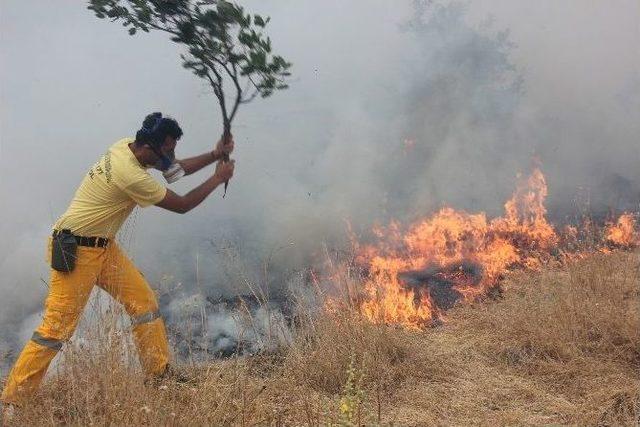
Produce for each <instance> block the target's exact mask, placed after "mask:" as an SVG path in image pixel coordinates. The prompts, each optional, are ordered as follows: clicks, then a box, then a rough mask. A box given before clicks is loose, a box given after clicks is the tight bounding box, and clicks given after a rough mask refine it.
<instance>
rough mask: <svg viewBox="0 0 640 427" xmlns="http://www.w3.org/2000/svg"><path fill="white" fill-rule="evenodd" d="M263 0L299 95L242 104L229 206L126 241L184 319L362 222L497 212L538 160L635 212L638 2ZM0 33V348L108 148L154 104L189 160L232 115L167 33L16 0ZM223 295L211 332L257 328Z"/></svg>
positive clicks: (20, 330) (141, 223)
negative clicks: (226, 304) (53, 229)
mask: <svg viewBox="0 0 640 427" xmlns="http://www.w3.org/2000/svg"><path fill="white" fill-rule="evenodd" d="M245 3H246V7H247V8H248V9H251V10H255V11H256V12H261V13H264V14H267V15H271V16H272V22H271V24H270V34H271V36H272V39H273V43H274V46H275V47H276V49H277V50H278V52H279V53H281V54H282V55H283V56H285V57H286V58H287V59H289V60H291V61H292V62H293V63H294V69H293V72H294V79H293V81H292V82H291V89H290V90H288V91H286V92H283V93H278V94H276V95H275V96H274V97H273V98H270V99H268V100H266V101H256V102H255V103H254V104H250V105H247V106H245V108H243V110H242V111H241V112H240V115H239V119H238V122H237V123H236V124H235V127H234V134H235V138H236V142H237V144H236V146H237V153H236V156H235V157H236V159H237V162H238V163H237V171H236V177H234V179H233V181H232V183H231V186H230V189H229V194H228V196H227V198H226V199H225V200H222V199H221V197H220V195H219V194H215V195H213V196H211V197H210V198H209V199H208V200H207V201H206V202H205V203H203V205H202V206H200V207H199V208H198V209H196V210H195V211H194V212H192V213H190V214H188V215H186V216H177V215H174V214H171V213H168V212H163V211H161V210H160V209H158V208H149V209H145V210H141V211H138V212H137V213H136V214H135V215H134V217H133V218H131V220H130V221H129V222H128V224H127V226H126V227H125V228H124V229H123V232H122V234H121V236H120V240H121V241H122V242H123V244H124V246H125V247H126V248H127V250H128V251H129V253H130V254H131V256H132V258H133V259H134V261H136V263H137V264H138V265H139V266H140V268H141V270H142V271H144V272H145V275H146V276H147V277H148V278H149V279H150V281H151V282H152V283H154V284H157V286H159V287H163V286H164V285H163V284H168V285H167V286H168V287H173V286H174V285H175V284H177V283H180V284H181V287H180V288H179V289H180V290H179V291H176V292H177V293H173V294H171V295H170V296H169V297H165V298H168V299H166V300H164V301H165V302H164V303H163V304H164V306H163V307H164V310H166V316H167V317H168V318H169V319H179V318H183V317H185V316H186V317H189V318H191V317H193V316H196V317H197V316H198V314H197V313H195V314H194V313H191V314H189V313H190V312H189V310H187V309H186V308H185V306H186V307H191V306H194V305H193V304H195V306H196V307H199V308H198V310H200V309H201V307H203V306H205V305H206V304H205V303H204V302H203V301H205V300H206V298H209V299H210V300H212V301H218V300H217V299H219V298H228V297H230V296H232V295H235V294H250V293H251V290H250V289H248V288H247V286H246V284H248V283H249V284H252V286H259V287H261V288H262V289H267V290H268V291H269V292H270V294H271V296H272V297H273V298H274V299H278V298H282V295H283V294H285V292H286V289H287V287H288V286H289V284H290V283H298V281H297V279H298V278H299V276H300V272H301V271H303V270H304V269H305V268H306V267H308V266H309V265H310V264H311V263H312V262H314V260H317V259H318V257H319V256H321V252H322V247H323V245H325V244H327V245H329V246H331V247H339V246H340V245H341V243H342V242H343V241H344V221H345V220H347V219H348V220H350V221H351V222H352V223H353V224H354V226H355V228H356V231H359V232H361V231H364V230H367V229H368V228H369V227H370V226H371V225H372V224H373V223H374V222H386V221H387V220H389V219H390V218H392V217H393V218H399V219H401V220H406V219H411V218H414V217H416V216H417V215H424V214H428V213H429V212H431V211H432V210H433V209H435V208H437V207H439V206H441V205H442V204H443V203H448V204H451V205H454V206H456V207H460V208H465V209H470V210H478V209H483V210H488V211H489V212H490V213H493V214H497V213H500V210H501V207H502V203H503V202H504V200H505V199H506V198H507V197H508V196H509V194H510V192H511V191H512V188H513V183H514V177H515V175H516V173H517V172H519V171H524V172H526V171H527V170H528V168H529V166H530V163H531V161H532V158H533V157H537V158H539V159H540V161H541V162H542V165H543V170H544V172H545V174H546V176H547V179H548V183H549V190H550V207H551V213H552V214H554V215H555V216H557V217H563V216H566V215H572V214H573V213H574V212H576V211H577V210H579V209H582V208H584V207H585V206H582V204H587V203H588V207H589V208H590V209H592V210H594V211H597V212H606V211H608V210H609V209H637V208H638V201H639V198H640V173H639V172H638V171H639V169H638V164H639V161H640V150H639V149H638V144H637V138H638V135H639V134H640V132H639V131H640V127H639V126H640V104H639V101H638V100H639V99H640V54H638V48H637V46H640V33H639V31H640V30H639V28H640V25H639V21H640V6H639V5H638V4H637V3H636V2H634V1H633V0H628V1H627V0H625V1H620V2H616V3H615V4H605V3H604V2H603V3H600V4H597V3H596V2H592V3H590V4H589V5H585V4H584V2H582V1H580V0H575V1H567V2H563V3H562V4H557V2H552V1H550V2H535V3H531V2H507V3H505V2H498V1H494V0H482V1H478V2H473V4H464V3H457V2H453V3H450V2H410V1H405V2H388V1H382V0H366V1H365V0H362V1H352V2H348V3H346V2H340V1H338V0H331V1H324V2H276V1H264V0H262V1H257V0H252V1H247V2H245ZM518 4H519V5H518ZM522 8H524V9H525V10H524V11H523V10H522ZM0 32H1V41H0V43H1V46H0V73H1V80H0V81H1V82H2V83H0V84H1V85H2V86H1V88H0V90H1V92H0V125H1V129H0V130H1V132H0V138H1V146H0V176H1V179H0V198H1V199H2V211H1V213H0V218H1V219H2V221H0V233H1V235H2V238H3V239H4V240H5V243H3V244H2V245H0V272H1V276H0V277H2V281H1V282H0V357H1V355H2V354H3V352H8V351H9V350H15V349H16V348H19V346H20V345H21V344H22V343H23V342H24V340H25V339H26V338H27V337H28V336H29V333H30V331H31V329H32V328H33V327H34V326H35V324H37V322H38V313H39V311H40V309H41V305H42V299H43V297H44V295H45V293H46V285H45V284H44V283H43V281H42V280H41V279H43V280H44V281H46V280H47V276H46V275H47V266H46V265H45V264H44V261H43V260H44V250H45V240H46V236H47V234H48V233H49V227H50V225H51V224H52V223H53V221H54V220H55V218H56V217H57V216H58V215H60V214H61V213H62V212H63V211H64V209H65V208H66V206H67V203H68V202H69V200H70V198H71V197H72V195H73V192H74V191H75V188H76V187H77V185H78V183H79V181H80V179H81V177H82V176H83V174H84V173H85V171H86V169H87V167H88V166H89V165H90V164H91V163H92V162H93V161H95V159H96V158H97V157H98V156H99V155H100V154H101V153H102V152H103V151H104V149H105V148H106V147H107V146H108V145H109V144H111V143H112V142H114V141H115V140H116V139H118V138H121V137H123V136H129V135H132V134H133V133H134V132H135V130H136V129H137V128H138V127H139V125H140V122H141V120H142V118H143V117H144V115H145V114H147V113H149V112H151V111H163V112H165V113H168V114H171V115H173V116H174V117H176V118H177V119H178V120H179V121H180V123H181V125H182V127H183V129H184V130H185V136H184V138H183V140H182V141H181V143H180V146H179V148H178V154H179V155H183V156H188V155H192V154H197V153H199V152H202V151H204V150H208V149H210V148H211V146H212V145H213V144H214V143H215V141H216V139H217V137H218V135H219V134H220V131H221V126H220V123H219V118H218V117H219V115H218V111H217V106H216V103H215V101H214V98H213V97H212V95H211V94H210V93H208V90H207V87H206V85H205V84H204V83H203V82H200V81H198V80H197V79H196V78H195V77H194V76H192V75H191V74H190V73H189V72H187V71H186V70H182V69H181V68H180V66H179V59H178V54H179V50H178V48H177V47H176V46H175V45H174V44H172V43H170V42H169V41H168V40H167V38H166V37H164V35H161V34H148V35H141V36H136V37H129V36H128V35H127V34H126V32H125V31H123V30H122V28H121V27H119V26H118V25H114V24H110V23H109V22H105V21H99V20H97V19H96V18H95V17H93V16H92V14H91V13H90V12H89V11H87V10H85V9H84V7H83V5H81V4H78V2H56V3H55V4H53V3H49V2H22V1H18V0H11V1H4V2H3V3H2V6H0ZM208 173H211V171H207V172H201V173H200V175H195V176H193V177H188V178H186V179H184V180H183V181H181V182H179V183H178V184H177V185H175V190H176V191H178V192H184V191H187V190H188V189H190V188H192V187H193V186H195V185H196V184H198V183H200V182H201V180H202V179H203V177H204V175H206V174H208ZM169 285H170V286H169ZM194 295H195V296H194ZM193 301H196V302H197V303H193V304H192V305H189V304H190V302H193ZM198 301H199V302H198ZM210 305H211V306H210V307H209V310H211V313H210V316H209V317H208V319H205V320H204V321H202V322H200V324H201V325H204V326H202V327H203V328H204V329H206V331H208V332H207V334H208V335H206V336H207V337H209V338H207V339H205V341H206V342H205V343H204V344H202V343H201V345H203V346H205V347H206V348H207V349H211V348H218V347H219V348H228V345H227V344H224V343H221V342H218V341H217V340H218V339H222V338H221V337H224V336H227V337H230V338H229V339H230V340H231V341H233V342H235V344H237V343H238V342H239V341H242V339H239V335H241V333H240V332H239V331H240V329H242V328H241V327H238V326H237V324H230V323H228V320H229V316H227V314H228V313H227V312H226V311H225V310H226V309H225V308H222V307H221V306H219V305H216V304H210ZM256 310H258V309H257V308H256ZM183 312H186V313H187V314H185V315H184V316H183V314H182V313H183ZM181 316H182V317H181ZM269 316H270V314H266V315H263V316H262V318H263V319H270V317H269ZM234 325H236V326H234ZM216 330H220V331H222V332H220V333H213V332H212V331H216ZM260 330H261V329H260V328H259V327H258V328H254V331H253V332H252V333H254V334H257V336H258V335H260V334H262V333H263V332H260ZM178 332H179V331H178ZM207 340H208V341H207ZM234 340H235V341H234ZM248 341H250V342H252V343H256V342H258V341H260V340H259V339H257V338H255V337H254V338H251V339H249V340H248ZM235 344H233V345H235ZM13 357H15V354H13V353H12V354H11V355H10V356H8V357H7V360H12V359H13Z"/></svg>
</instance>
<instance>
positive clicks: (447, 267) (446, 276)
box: [356, 168, 558, 328]
mask: <svg viewBox="0 0 640 427" xmlns="http://www.w3.org/2000/svg"><path fill="white" fill-rule="evenodd" d="M546 196H547V184H546V181H545V178H544V175H543V174H542V172H541V171H540V170H539V169H538V168H536V169H535V170H534V171H533V173H532V174H531V175H530V176H529V177H527V178H526V179H524V178H522V177H519V180H518V184H517V187H516V190H515V192H514V194H513V197H512V198H511V199H509V201H507V202H506V203H505V206H504V208H505V212H506V213H505V215H504V216H503V217H499V218H495V219H493V220H488V219H487V216H486V214H484V213H476V214H471V213H467V212H464V211H458V210H455V209H453V208H450V207H443V208H442V209H440V211H438V212H437V213H435V214H434V215H433V216H431V217H429V218H426V219H423V220H420V221H417V222H416V223H414V224H413V225H411V226H409V227H408V228H407V229H406V230H404V229H403V227H402V226H401V225H400V224H399V223H397V222H392V223H391V225H390V226H389V227H386V228H384V227H376V228H375V230H374V235H375V236H376V237H377V238H378V244H377V245H358V247H357V249H356V263H358V264H359V265H361V266H362V267H363V268H364V270H365V271H366V272H367V275H366V279H365V282H364V287H363V289H364V292H363V295H362V302H361V304H360V311H361V313H362V314H363V315H364V316H365V317H366V318H368V319H370V320H371V321H373V322H376V323H386V324H401V325H404V326H408V327H413V328H420V327H423V326H424V325H426V324H429V323H430V322H431V321H432V320H434V319H442V316H443V313H442V310H440V308H439V307H438V305H437V304H435V303H434V299H433V298H432V288H433V287H437V286H441V287H442V286H443V284H444V286H445V287H448V291H447V292H450V293H453V294H455V296H456V297H459V299H461V300H466V301H469V300H472V299H475V298H476V297H477V296H479V295H482V294H484V293H485V292H487V290H488V289H489V288H491V287H493V286H495V285H496V283H497V281H498V280H499V279H500V278H501V276H502V275H503V274H504V272H505V271H507V270H508V269H509V268H511V267H512V266H516V265H520V266H526V267H537V266H539V265H540V263H541V257H540V256H539V254H540V253H542V252H548V250H549V248H551V247H553V246H554V245H555V244H556V243H557V242H558V236H557V235H556V232H555V230H554V228H553V227H552V226H551V225H550V224H549V223H548V222H547V220H546V217H545V215H546V209H545V207H544V200H545V198H546ZM465 265H472V266H475V269H476V270H477V272H478V273H477V274H474V272H473V271H471V270H469V268H468V267H465ZM427 270H428V271H429V273H419V272H421V271H422V272H424V271H427ZM407 272H418V273H414V275H416V277H422V276H424V277H423V279H424V280H426V283H417V284H416V283H414V286H408V283H407V280H405V279H402V276H403V274H406V273H407ZM425 278H426V279H425ZM420 280H422V279H420ZM420 280H418V282H420ZM430 282H432V283H430ZM435 290H437V289H435ZM435 290H434V291H433V292H435ZM445 297H446V295H445Z"/></svg>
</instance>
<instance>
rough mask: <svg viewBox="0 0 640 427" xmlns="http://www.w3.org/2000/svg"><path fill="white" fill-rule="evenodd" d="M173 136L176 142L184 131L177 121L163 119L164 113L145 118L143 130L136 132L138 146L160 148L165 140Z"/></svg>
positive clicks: (152, 114) (168, 118) (167, 118)
mask: <svg viewBox="0 0 640 427" xmlns="http://www.w3.org/2000/svg"><path fill="white" fill-rule="evenodd" d="M167 135H168V136H171V137H172V138H174V139H175V140H176V141H177V140H179V139H180V137H181V136H182V129H180V125H179V124H178V122H177V121H176V120H175V119H172V118H171V117H162V113H160V112H156V113H151V114H149V115H148V116H147V117H145V118H144V121H143V122H142V128H141V129H140V130H139V131H138V132H136V144H138V145H144V144H152V145H155V146H160V145H162V143H163V142H164V140H165V138H166V137H167Z"/></svg>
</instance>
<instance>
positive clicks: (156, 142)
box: [140, 113, 173, 170]
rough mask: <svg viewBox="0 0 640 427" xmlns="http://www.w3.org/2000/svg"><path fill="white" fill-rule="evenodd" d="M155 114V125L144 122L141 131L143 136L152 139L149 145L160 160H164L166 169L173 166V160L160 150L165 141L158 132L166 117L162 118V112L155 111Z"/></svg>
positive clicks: (164, 168) (163, 163) (163, 166)
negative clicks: (146, 124)
mask: <svg viewBox="0 0 640 427" xmlns="http://www.w3.org/2000/svg"><path fill="white" fill-rule="evenodd" d="M154 116H155V122H154V123H153V125H152V126H151V127H146V126H144V124H143V126H142V129H140V132H141V133H142V135H143V136H145V137H147V138H148V139H149V140H150V141H149V143H148V144H147V145H149V147H150V148H151V150H153V152H154V153H155V155H156V156H158V157H159V158H160V161H161V162H162V169H163V170H166V169H168V168H169V167H170V166H171V164H172V163H173V161H172V160H171V159H170V158H169V157H167V156H166V155H165V154H164V153H162V151H161V150H160V146H161V145H162V143H163V142H164V141H161V140H160V135H158V134H157V131H158V128H159V127H160V124H161V123H162V120H164V119H163V118H162V113H155V114H154Z"/></svg>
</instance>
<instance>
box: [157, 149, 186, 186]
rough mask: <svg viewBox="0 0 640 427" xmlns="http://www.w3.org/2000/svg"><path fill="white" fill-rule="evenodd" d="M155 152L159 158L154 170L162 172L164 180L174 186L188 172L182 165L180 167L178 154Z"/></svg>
mask: <svg viewBox="0 0 640 427" xmlns="http://www.w3.org/2000/svg"><path fill="white" fill-rule="evenodd" d="M154 151H155V153H156V155H157V156H158V157H159V159H158V161H157V162H156V164H155V165H154V168H155V169H159V170H161V171H162V175H163V176H164V179H165V180H166V181H167V182H168V183H169V184H173V183H174V182H176V181H177V180H179V179H180V178H182V177H183V176H184V175H185V173H186V172H185V171H184V169H183V168H182V165H180V163H178V162H177V161H176V153H175V152H174V151H173V150H171V152H169V153H166V154H165V153H163V152H161V151H159V150H158V151H156V150H154Z"/></svg>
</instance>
